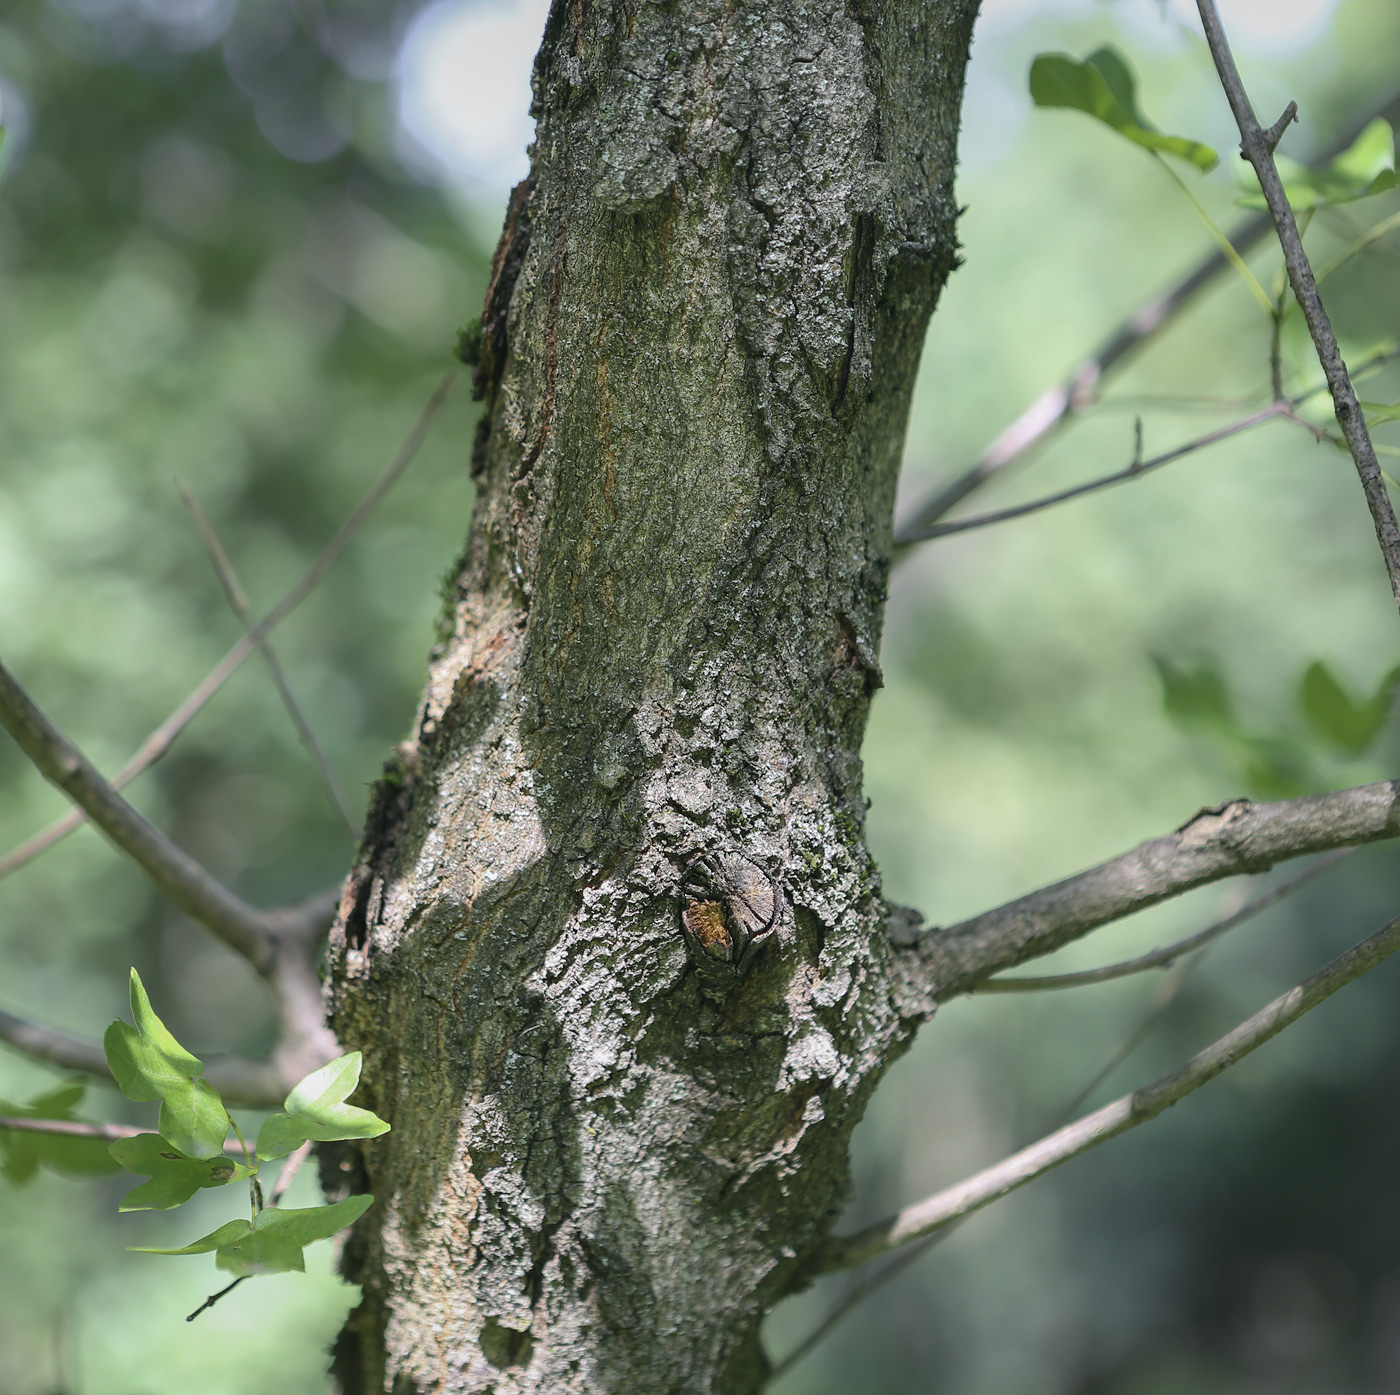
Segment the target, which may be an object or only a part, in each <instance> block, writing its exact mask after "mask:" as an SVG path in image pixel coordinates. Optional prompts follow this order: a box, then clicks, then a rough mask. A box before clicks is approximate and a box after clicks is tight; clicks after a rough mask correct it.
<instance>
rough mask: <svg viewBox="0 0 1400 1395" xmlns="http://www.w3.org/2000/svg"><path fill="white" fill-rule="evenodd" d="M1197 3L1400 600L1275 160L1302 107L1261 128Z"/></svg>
mask: <svg viewBox="0 0 1400 1395" xmlns="http://www.w3.org/2000/svg"><path fill="white" fill-rule="evenodd" d="M1196 8H1197V10H1198V11H1199V12H1200V16H1201V24H1202V25H1203V26H1204V28H1205V33H1206V42H1207V43H1208V44H1209V45H1210V53H1211V58H1212V59H1213V60H1214V61H1215V70H1216V72H1217V73H1218V74H1219V75H1220V84H1221V86H1222V87H1223V88H1224V89H1225V96H1226V98H1227V100H1228V101H1229V103H1230V110H1231V111H1232V112H1233V113H1234V115H1235V124H1236V125H1237V126H1238V127H1239V131H1240V149H1241V151H1242V152H1243V154H1244V157H1245V159H1246V160H1248V161H1249V163H1250V164H1251V165H1252V166H1253V167H1254V172H1255V174H1257V175H1258V176H1259V185H1260V187H1261V188H1262V189H1263V191H1264V201H1265V202H1266V203H1267V204H1268V206H1269V214H1270V216H1271V217H1272V218H1273V222H1274V230H1275V232H1277V234H1278V240H1279V245H1280V246H1281V247H1282V248H1283V261H1284V265H1285V266H1286V267H1287V268H1288V280H1289V284H1290V285H1291V286H1292V287H1293V294H1294V296H1295V297H1296V299H1297V301H1298V305H1299V308H1300V309H1301V310H1302V312H1303V318H1304V319H1305V320H1306V321H1307V325H1308V333H1309V334H1310V335H1311V336H1312V341H1313V345H1314V347H1315V348H1316V349H1317V358H1318V362H1319V363H1320V364H1321V365H1322V371H1323V373H1324V374H1325V375H1326V377H1327V386H1328V389H1329V390H1330V391H1331V394H1332V406H1333V410H1334V411H1335V412H1336V414H1337V424H1338V425H1339V426H1340V427H1341V428H1342V435H1343V436H1345V437H1346V442H1347V447H1348V448H1349V449H1350V451H1351V458H1352V460H1353V461H1354V462H1355V464H1356V472H1357V474H1358V475H1359V476H1360V478H1361V487H1362V490H1363V491H1364V493H1365V495H1366V504H1367V507H1368V508H1369V509H1370V510H1371V521H1372V523H1373V524H1374V525H1375V530H1376V541H1377V542H1378V543H1379V544H1380V548H1381V555H1382V557H1384V559H1385V565H1386V571H1387V572H1388V573H1389V575H1390V589H1391V593H1392V595H1393V596H1394V598H1395V603H1396V605H1397V607H1400V524H1397V523H1396V520H1395V510H1394V509H1393V508H1392V507H1391V503H1390V496H1389V495H1388V494H1387V493H1386V490H1385V481H1384V480H1383V479H1382V478H1381V468H1380V464H1379V462H1378V461H1377V460H1376V452H1375V450H1374V449H1373V448H1372V445H1371V437H1370V434H1369V433H1368V432H1367V430H1366V417H1365V414H1364V413H1363V412H1362V410H1361V406H1360V404H1359V403H1358V402H1357V400H1356V390H1355V389H1354V388H1353V387H1352V382H1351V378H1350V376H1349V375H1348V373H1347V367H1346V364H1345V363H1344V362H1343V361H1342V355H1341V350H1340V349H1339V348H1338V347H1337V336H1336V335H1335V334H1334V333H1333V332H1332V324H1331V321H1330V320H1329V319H1328V318H1327V311H1326V310H1325V309H1324V308H1323V305H1322V297H1321V296H1320V295H1319V294H1318V290H1317V282H1316V281H1315V280H1314V278H1313V273H1312V267H1311V266H1310V265H1309V263H1308V257H1307V253H1306V252H1304V250H1303V239H1302V237H1301V235H1300V234H1299V232H1298V224H1297V222H1296V221H1295V219H1294V217H1293V210H1292V208H1290V207H1289V203H1288V196H1287V195H1286V194H1285V193H1284V189H1283V181H1282V179H1280V178H1279V173H1278V168H1277V166H1276V165H1275V164H1274V147H1275V146H1276V145H1277V144H1278V141H1279V138H1280V137H1281V136H1282V135H1283V132H1284V130H1285V129H1286V127H1287V126H1288V124H1289V123H1290V122H1291V121H1292V120H1293V118H1294V116H1295V115H1296V113H1297V107H1296V106H1295V105H1294V104H1293V103H1292V102H1290V103H1289V104H1288V110H1286V111H1285V112H1284V114H1283V115H1282V116H1281V117H1280V118H1279V120H1278V121H1277V122H1275V123H1274V125H1273V126H1271V127H1270V128H1269V129H1268V130H1267V131H1265V130H1261V129H1260V126H1259V122H1258V119H1257V118H1256V117H1255V115H1254V108H1253V106H1252V105H1251V104H1250V101H1249V96H1248V94H1247V93H1246V92H1245V90H1244V83H1243V82H1241V80H1240V74H1239V69H1238V68H1236V67H1235V59H1234V56H1233V55H1232V54H1231V52H1230V44H1229V41H1228V40H1227V39H1226V37H1225V30H1224V27H1223V26H1222V25H1221V23H1220V14H1219V12H1218V11H1217V9H1216V7H1215V0H1196Z"/></svg>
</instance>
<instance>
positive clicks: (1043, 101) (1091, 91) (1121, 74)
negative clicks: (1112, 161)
mask: <svg viewBox="0 0 1400 1395" xmlns="http://www.w3.org/2000/svg"><path fill="white" fill-rule="evenodd" d="M1030 89H1031V100H1032V101H1033V102H1034V103H1035V104H1036V106H1038V107H1065V108H1068V109H1070V110H1072V111H1082V112H1086V113H1087V114H1088V115H1090V116H1092V117H1094V119H1095V120H1097V121H1102V122H1103V123H1104V125H1105V126H1108V127H1111V128H1112V129H1113V130H1115V131H1117V132H1118V134H1119V135H1120V136H1124V137H1126V138H1127V139H1128V140H1130V141H1132V142H1133V144H1134V145H1140V146H1142V147H1143V148H1144V149H1145V150H1156V151H1160V152H1161V153H1162V154H1164V155H1175V156H1176V157H1177V158H1178V159H1181V160H1185V161H1186V162H1187V163H1188V164H1192V165H1194V166H1195V167H1196V168H1197V169H1198V170H1201V171H1205V170H1210V169H1214V168H1215V166H1216V165H1217V164H1219V163H1220V156H1219V155H1217V154H1216V152H1215V151H1214V150H1212V149H1211V148H1210V146H1208V145H1202V144H1201V142H1200V141H1195V140H1188V139H1187V138H1186V137H1185V136H1168V135H1163V134H1162V132H1160V131H1159V130H1157V128H1156V127H1155V126H1153V125H1152V123H1151V122H1150V121H1148V119H1147V118H1146V117H1145V116H1144V115H1143V114H1142V112H1141V110H1140V109H1139V107H1138V104H1137V84H1136V81H1135V80H1134V78H1133V73H1132V70H1131V69H1130V68H1129V67H1128V64H1127V62H1126V61H1125V60H1124V58H1123V56H1122V54H1120V53H1119V52H1118V51H1117V49H1114V48H1108V47H1104V48H1100V49H1096V50H1095V51H1094V52H1093V53H1091V54H1090V55H1089V56H1088V58H1086V59H1084V61H1083V62H1080V61H1079V60H1078V59H1077V58H1073V57H1071V56H1070V55H1069V54H1067V53H1042V54H1039V55H1038V56H1037V57H1036V59H1035V61H1034V62H1033V63H1032V64H1031V73H1030Z"/></svg>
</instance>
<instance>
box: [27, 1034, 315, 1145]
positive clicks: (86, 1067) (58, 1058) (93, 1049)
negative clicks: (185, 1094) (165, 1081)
mask: <svg viewBox="0 0 1400 1395" xmlns="http://www.w3.org/2000/svg"><path fill="white" fill-rule="evenodd" d="M0 1041H3V1042H4V1043H6V1045H8V1046H11V1047H13V1048H14V1049H15V1050H16V1051H19V1052H22V1053H23V1054H24V1055H25V1056H28V1057H29V1058H30V1059H31V1060H34V1061H42V1062H44V1063H45V1064H46V1065H50V1066H57V1067H59V1068H60V1069H61V1070H75V1071H81V1072H82V1073H83V1074H84V1075H92V1076H96V1077H97V1078H98V1079H100V1080H103V1081H106V1082H107V1083H109V1084H110V1083H111V1080H112V1073H111V1071H110V1070H108V1068H107V1057H106V1054H105V1053H104V1052H103V1050H102V1048H101V1047H100V1046H98V1045H97V1044H96V1043H94V1042H87V1041H82V1040H80V1039H79V1038H78V1037H70V1036H69V1035H68V1034H67V1033H66V1032H60V1031H58V1030H57V1029H56V1028H53V1027H43V1026H40V1025H39V1024H38V1023H35V1022H26V1021H25V1020H24V1019H23V1018H20V1017H14V1016H12V1015H11V1014H10V1013H8V1012H3V1011H0ZM313 1069H314V1067H313ZM300 1078H301V1077H300V1076H298V1077H297V1079H300ZM204 1079H206V1080H207V1081H208V1082H209V1083H210V1084H211V1085H212V1086H213V1087H214V1088H215V1089H216V1090H217V1091H218V1092H219V1093H220V1094H221V1095H222V1096H223V1097H224V1098H225V1099H226V1100H228V1101H229V1102H230V1103H232V1104H239V1105H243V1106H245V1107H246V1108H248V1109H277V1108H280V1107H281V1102H282V1097H283V1096H284V1095H285V1094H286V1093H287V1091H288V1090H289V1089H290V1088H291V1086H292V1085H294V1084H296V1081H295V1080H287V1079H285V1078H284V1077H283V1076H281V1075H279V1073H278V1072H277V1070H276V1068H275V1067H274V1066H272V1065H271V1064H269V1063H268V1062H266V1061H254V1060H252V1059H250V1058H249V1057H246V1056H213V1057H211V1058H210V1059H209V1061H208V1062H207V1063H206V1065H205V1069H204ZM134 1132H136V1133H140V1132H141V1130H140V1129H137V1130H134ZM113 1136H114V1137H116V1136H117V1135H113ZM120 1136H121V1137H123V1138H124V1137H126V1136H127V1135H125V1134H122V1135H120Z"/></svg>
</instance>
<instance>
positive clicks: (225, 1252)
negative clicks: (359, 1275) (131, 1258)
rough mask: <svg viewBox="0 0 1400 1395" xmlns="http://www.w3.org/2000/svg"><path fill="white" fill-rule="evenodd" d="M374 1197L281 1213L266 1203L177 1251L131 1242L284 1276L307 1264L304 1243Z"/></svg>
mask: <svg viewBox="0 0 1400 1395" xmlns="http://www.w3.org/2000/svg"><path fill="white" fill-rule="evenodd" d="M373 1202H374V1198H373V1197H372V1196H364V1195H362V1196H351V1197H346V1199H345V1200H344V1201H337V1202H336V1203H335V1204H334V1205H331V1206H309V1207H305V1208H303V1209H301V1210H294V1211H283V1210H280V1209H274V1208H272V1207H269V1208H268V1209H267V1210H265V1211H259V1212H258V1217H257V1219H256V1220H255V1221H229V1222H228V1224H227V1225H221V1226H220V1227H219V1228H218V1230H214V1231H211V1232H210V1233H209V1234H208V1235H205V1236H203V1237H202V1238H201V1239H199V1240H195V1241H193V1242H192V1243H191V1244H188V1245H182V1246H181V1247H180V1248H179V1249H159V1248H156V1247H155V1246H152V1245H133V1246H132V1247H131V1248H132V1249H134V1250H136V1251H137V1252H138V1253H140V1254H148V1255H199V1254H208V1253H209V1251H211V1250H213V1251H214V1252H215V1261H214V1262H215V1263H216V1264H217V1265H218V1267H219V1268H220V1269H223V1270H225V1271H226V1272H228V1273H230V1274H235V1275H237V1276H238V1277H239V1278H247V1277H250V1276H252V1275H255V1274H284V1273H287V1272H289V1271H300V1270H304V1269H305V1268H306V1260H305V1257H304V1256H303V1254H302V1250H303V1249H304V1247H305V1246H307V1245H310V1244H312V1243H313V1242H315V1241H317V1240H327V1239H329V1238H330V1237H331V1236H332V1235H334V1234H335V1233H336V1232H337V1231H338V1230H344V1229H345V1227H346V1226H348V1225H353V1224H354V1223H355V1222H356V1221H357V1220H359V1219H360V1217H361V1216H363V1215H364V1213H365V1212H366V1211H367V1210H369V1208H370V1206H371V1205H372V1204H373Z"/></svg>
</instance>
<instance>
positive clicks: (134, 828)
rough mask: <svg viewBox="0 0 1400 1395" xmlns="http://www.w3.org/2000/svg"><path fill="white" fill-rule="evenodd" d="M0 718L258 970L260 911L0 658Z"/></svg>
mask: <svg viewBox="0 0 1400 1395" xmlns="http://www.w3.org/2000/svg"><path fill="white" fill-rule="evenodd" d="M0 725H3V726H4V727H5V728H6V729H7V730H8V731H9V733H10V735H11V736H13V737H14V738H15V740H16V741H17V742H18V743H19V747H20V749H21V750H22V751H23V752H24V753H25V755H26V756H28V757H29V759H30V761H31V762H32V763H33V764H34V766H35V767H36V768H37V769H38V771H39V773H40V774H41V775H43V777H44V778H45V779H46V780H48V781H49V782H50V783H51V784H54V785H57V786H58V788H59V789H61V790H62V791H63V792H64V793H65V794H66V795H67V796H68V797H69V798H70V799H71V800H72V801H73V802H74V803H75V804H77V805H78V806H79V807H80V808H82V809H84V810H86V812H87V815H88V817H89V818H90V819H91V820H92V821H93V822H94V823H95V824H96V825H97V826H98V827H99V828H100V829H101V830H102V831H103V832H104V833H105V834H106V835H107V837H108V838H110V839H111V840H112V842H113V843H115V844H116V845H117V847H118V848H120V849H121V850H122V851H123V852H124V853H126V854H127V856H128V857H130V858H131V859H132V860H133V861H134V862H135V863H136V864H137V865H138V866H139V867H140V868H141V869H142V871H144V872H145V873H146V875H147V876H148V877H149V878H150V879H151V881H152V882H154V883H155V885H156V887H157V889H158V890H160V891H161V892H162V893H163V894H164V895H165V896H166V897H167V898H168V899H169V900H170V901H172V902H173V903H174V904H175V905H176V906H178V907H179V908H180V909H181V910H182V911H184V913H185V914H186V915H187V916H189V917H190V919H191V920H193V921H195V922H197V923H198V924H200V925H202V926H203V927H204V928H205V929H206V930H208V931H209V932H210V933H211V934H213V935H215V936H217V937H218V938H219V939H221V940H223V942H224V943H225V944H226V945H228V946H229V948H230V949H233V950H236V951H237V952H238V953H239V954H241V955H242V956H243V957H244V958H245V959H247V960H248V962H249V963H250V964H252V965H253V967H254V968H255V969H257V970H258V972H259V973H262V974H266V973H267V972H268V971H269V970H270V968H271V967H272V963H273V959H274V953H275V951H274V945H273V942H272V941H273V937H272V935H271V933H270V931H269V928H268V924H267V922H266V921H265V920H264V919H263V916H262V914H261V912H259V911H257V910H256V909H254V907H252V906H250V905H249V904H248V903H247V902H246V901H244V900H243V899H242V898H241V897H239V896H235V895H234V893H233V892H231V891H230V890H229V889H228V888H227V887H226V886H224V885H222V884H221V883H220V882H218V881H217V880H216V879H215V878H214V877H212V876H210V874H209V873H208V872H207V871H205V869H204V868H203V867H201V866H200V865H199V863H198V862H196V861H195V860H194V858H192V857H191V856H190V855H189V854H188V853H186V852H184V851H183V850H182V849H180V848H178V847H176V846H175V844H174V843H172V842H171V841H170V839H169V838H167V837H166V836H165V834H164V833H162V832H161V831H160V829H158V828H156V826H155V825H154V824H152V823H150V822H149V821H148V820H147V819H146V818H145V817H144V816H143V815H141V814H139V813H138V812H137V811H136V810H135V809H134V808H133V807H132V806H131V805H130V804H128V803H127V801H126V800H125V799H123V798H122V797H121V795H119V794H118V793H117V792H116V790H114V789H113V788H112V786H111V785H109V784H108V783H107V781H106V780H104V779H103V778H102V776H101V775H100V774H98V772H97V770H96V768H95V767H94V766H93V765H92V764H91V763H90V762H89V761H88V760H87V759H86V757H84V756H83V755H82V753H81V752H80V751H79V750H78V749H77V747H76V746H74V745H73V744H72V742H70V741H69V740H68V738H67V737H65V736H64V735H63V733H62V732H61V731H59V729H58V728H57V727H56V726H54V724H53V723H52V722H51V721H49V719H48V718H47V717H46V716H44V714H43V713H42V712H41V711H40V710H39V708H38V706H37V705H36V704H35V703H34V701H33V699H31V698H30V696H29V694H28V693H26V692H25V691H24V689H23V688H21V687H20V685H19V684H18V683H17V682H16V681H15V679H14V677H13V675H11V673H10V672H9V670H8V669H6V668H5V667H4V666H3V665H0Z"/></svg>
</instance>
